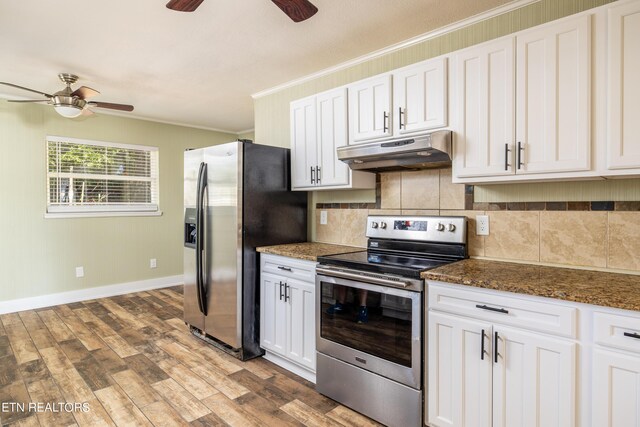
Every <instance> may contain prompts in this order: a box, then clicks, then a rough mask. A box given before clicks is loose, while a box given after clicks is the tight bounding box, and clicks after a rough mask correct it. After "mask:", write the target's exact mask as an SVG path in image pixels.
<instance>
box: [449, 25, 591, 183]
mask: <svg viewBox="0 0 640 427" xmlns="http://www.w3.org/2000/svg"><path fill="white" fill-rule="evenodd" d="M514 45H515V56H514ZM514 58H515V59H514ZM454 62H455V64H456V65H455V76H454V80H455V87H456V91H457V94H456V97H455V99H456V104H457V105H456V106H455V114H456V118H455V119H454V128H455V138H456V139H455V143H454V144H455V146H456V147H459V148H458V150H457V152H456V158H455V167H454V175H455V177H456V178H457V181H465V182H466V181H468V180H461V178H466V177H486V176H493V177H500V176H510V175H513V174H517V175H526V174H544V173H552V172H553V173H557V172H575V171H589V170H590V169H591V136H590V135H591V132H590V129H591V122H590V117H591V116H590V111H591V107H590V105H591V104H590V99H591V97H590V93H591V71H590V70H591V16H590V15H588V14H584V15H581V16H578V17H572V18H567V19H564V20H561V21H559V22H554V23H551V24H546V25H543V26H539V27H535V28H533V29H530V30H527V31H523V32H521V33H518V34H517V35H516V36H515V37H514V36H510V37H506V38H503V39H499V40H496V41H491V42H488V43H485V44H482V45H479V46H474V47H472V48H469V49H466V50H463V51H461V52H459V53H457V54H456V55H455V61H454ZM514 90H515V96H514ZM514 99H515V101H514ZM514 104H515V108H514ZM506 179H508V178H506ZM497 180H498V181H499V180H502V181H504V180H505V178H504V177H503V178H501V179H497Z"/></svg>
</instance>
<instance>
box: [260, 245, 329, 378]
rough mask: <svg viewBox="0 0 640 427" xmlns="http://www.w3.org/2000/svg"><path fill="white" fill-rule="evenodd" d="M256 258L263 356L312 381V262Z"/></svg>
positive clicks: (313, 276) (313, 325)
mask: <svg viewBox="0 0 640 427" xmlns="http://www.w3.org/2000/svg"><path fill="white" fill-rule="evenodd" d="M260 258H261V259H260V266H261V268H260V301H261V304H260V346H261V347H262V348H264V349H265V351H266V354H265V358H267V359H268V360H271V361H272V362H274V363H276V364H278V365H281V366H283V367H285V368H286V369H289V370H290V371H292V372H294V373H296V374H298V375H300V376H302V377H303V378H306V379H308V380H310V381H312V382H315V369H316V345H315V263H313V262H310V261H301V260H294V259H291V258H286V257H281V256H277V255H268V254H262V255H261V257H260Z"/></svg>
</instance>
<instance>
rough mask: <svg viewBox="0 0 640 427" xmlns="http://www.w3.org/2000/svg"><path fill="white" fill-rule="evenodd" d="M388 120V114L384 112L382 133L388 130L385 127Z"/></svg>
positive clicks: (387, 127)
mask: <svg viewBox="0 0 640 427" xmlns="http://www.w3.org/2000/svg"><path fill="white" fill-rule="evenodd" d="M388 120H389V114H387V112H386V111H384V115H383V116H382V127H383V129H382V132H387V131H388V130H389V126H388V125H387V121H388Z"/></svg>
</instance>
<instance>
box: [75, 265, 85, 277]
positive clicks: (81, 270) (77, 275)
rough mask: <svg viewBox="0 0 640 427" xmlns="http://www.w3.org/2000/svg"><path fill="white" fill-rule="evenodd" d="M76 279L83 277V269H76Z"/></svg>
mask: <svg viewBox="0 0 640 427" xmlns="http://www.w3.org/2000/svg"><path fill="white" fill-rule="evenodd" d="M76 277H84V267H76Z"/></svg>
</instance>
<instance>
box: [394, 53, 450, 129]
mask: <svg viewBox="0 0 640 427" xmlns="http://www.w3.org/2000/svg"><path fill="white" fill-rule="evenodd" d="M393 105H394V119H393V133H394V135H402V134H406V133H413V132H419V131H423V130H427V129H434V128H440V127H444V126H446V125H447V58H436V59H433V60H429V61H424V62H421V63H419V64H417V65H413V66H411V67H406V68H403V69H401V70H398V71H395V72H394V73H393Z"/></svg>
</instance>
